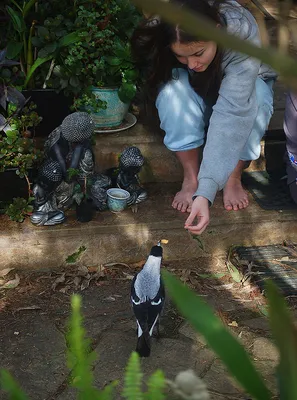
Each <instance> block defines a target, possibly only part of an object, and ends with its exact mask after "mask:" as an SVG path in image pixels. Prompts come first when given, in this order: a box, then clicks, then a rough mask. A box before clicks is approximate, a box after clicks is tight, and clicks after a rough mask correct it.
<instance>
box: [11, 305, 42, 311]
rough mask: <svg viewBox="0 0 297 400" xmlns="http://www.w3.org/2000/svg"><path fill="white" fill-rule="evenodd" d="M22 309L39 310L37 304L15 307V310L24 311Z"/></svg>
mask: <svg viewBox="0 0 297 400" xmlns="http://www.w3.org/2000/svg"><path fill="white" fill-rule="evenodd" d="M24 310H41V308H40V307H39V306H28V307H20V308H17V309H16V311H24Z"/></svg>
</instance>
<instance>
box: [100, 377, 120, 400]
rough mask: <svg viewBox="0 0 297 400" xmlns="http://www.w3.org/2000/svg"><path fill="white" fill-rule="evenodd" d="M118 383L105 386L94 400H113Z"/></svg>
mask: <svg viewBox="0 0 297 400" xmlns="http://www.w3.org/2000/svg"><path fill="white" fill-rule="evenodd" d="M118 383H119V382H118V381H114V382H111V383H110V384H109V385H107V386H105V388H104V389H103V390H101V392H100V393H99V395H98V396H97V397H96V398H95V399H94V400H112V399H113V398H114V396H113V394H114V388H115V387H116V386H117V385H118Z"/></svg>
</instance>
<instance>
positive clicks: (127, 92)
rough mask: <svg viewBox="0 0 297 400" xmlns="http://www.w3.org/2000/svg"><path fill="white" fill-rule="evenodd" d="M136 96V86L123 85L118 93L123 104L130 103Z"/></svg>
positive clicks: (130, 84)
mask: <svg viewBox="0 0 297 400" xmlns="http://www.w3.org/2000/svg"><path fill="white" fill-rule="evenodd" d="M135 94H136V85H134V84H132V83H123V84H122V85H121V87H120V88H119V91H118V96H119V98H120V100H121V101H122V102H123V103H130V102H131V100H132V99H133V98H134V96H135Z"/></svg>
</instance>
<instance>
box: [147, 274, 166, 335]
mask: <svg viewBox="0 0 297 400" xmlns="http://www.w3.org/2000/svg"><path fill="white" fill-rule="evenodd" d="M164 302H165V287H164V283H163V281H162V279H161V278H160V289H159V290H158V293H157V295H156V296H155V298H154V299H152V300H151V301H150V302H149V307H148V321H147V323H148V329H149V331H150V335H152V333H153V329H154V326H155V325H156V322H157V320H158V318H159V316H160V314H161V312H162V309H163V306H164Z"/></svg>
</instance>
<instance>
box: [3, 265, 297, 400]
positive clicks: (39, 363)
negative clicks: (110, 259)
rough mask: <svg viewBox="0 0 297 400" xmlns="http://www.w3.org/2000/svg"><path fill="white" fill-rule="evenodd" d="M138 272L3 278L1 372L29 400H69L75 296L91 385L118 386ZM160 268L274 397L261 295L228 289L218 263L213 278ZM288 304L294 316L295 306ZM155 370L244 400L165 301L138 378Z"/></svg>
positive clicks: (196, 269) (273, 360) (131, 337)
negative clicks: (239, 348)
mask: <svg viewBox="0 0 297 400" xmlns="http://www.w3.org/2000/svg"><path fill="white" fill-rule="evenodd" d="M140 265H141V263H139V264H138V265H131V266H127V265H123V264H109V265H106V266H99V267H98V266H97V267H89V268H88V269H87V268H86V267H83V266H79V265H74V266H71V267H67V268H65V269H64V270H61V269H59V271H57V272H53V271H51V272H46V271H45V272H30V273H29V272H28V271H26V273H22V272H17V276H16V273H15V271H10V272H9V273H8V274H7V275H6V276H5V279H6V281H9V280H10V282H12V283H11V286H14V285H16V284H17V286H16V287H14V288H11V289H5V290H2V291H0V310H1V313H0V359H1V367H2V368H7V369H8V370H9V371H10V372H11V373H12V374H13V376H14V377H15V378H16V380H17V381H18V382H19V384H20V386H21V387H22V388H23V389H24V390H25V392H26V393H27V394H28V396H29V397H30V399H32V400H35V399H36V400H37V399H38V400H54V399H58V400H70V399H75V391H74V389H72V388H71V387H69V370H68V369H67V366H66V360H65V358H66V355H65V353H66V348H67V342H66V333H67V323H68V322H67V321H68V317H69V313H70V296H71V294H72V293H74V292H76V293H80V294H81V296H82V304H83V308H82V312H83V316H84V326H85V328H86V332H87V335H88V337H89V338H90V339H91V344H92V345H91V347H92V349H93V350H95V352H96V353H97V355H98V357H97V360H96V362H95V364H94V376H95V384H96V386H97V387H103V386H104V385H106V384H107V383H109V382H111V381H113V380H115V379H117V380H118V379H119V380H120V382H121V379H122V377H123V371H124V368H125V365H126V363H127V360H128V358H129V355H130V353H131V351H133V350H134V349H135V344H136V331H135V321H134V318H133V314H132V310H131V307H130V303H129V290H130V284H131V278H132V277H133V275H134V273H135V272H136V271H137V270H139V268H140ZM165 268H167V269H168V270H170V271H171V272H173V273H175V274H176V275H177V276H179V277H180V278H181V279H182V280H183V281H184V282H186V283H187V284H188V285H190V286H191V287H192V288H193V289H194V290H195V291H196V292H197V293H198V294H199V295H200V296H202V297H203V298H204V299H205V300H206V301H207V302H208V303H209V304H210V305H212V306H213V308H214V309H215V311H216V313H217V315H218V316H219V317H220V318H221V319H222V321H223V322H224V323H225V324H226V325H227V326H229V328H230V329H231V330H232V331H233V332H234V334H235V335H236V336H238V337H239V338H240V340H241V341H242V343H243V344H244V345H245V347H246V349H247V350H248V351H249V352H250V354H251V356H252V358H253V359H254V362H255V364H256V366H257V367H258V369H259V370H260V372H261V373H262V375H263V376H264V379H265V381H266V383H267V385H268V386H269V387H270V388H271V389H272V390H273V391H275V390H276V383H275V377H274V368H275V366H276V364H277V359H278V354H277V351H276V349H275V347H274V345H273V344H272V342H271V337H270V332H269V326H268V322H267V320H266V317H265V316H264V314H265V313H266V305H265V298H264V297H263V296H262V295H261V293H260V291H259V290H258V289H256V288H255V287H254V286H253V285H250V284H248V285H246V286H241V284H239V283H236V282H234V280H233V279H232V277H231V275H230V274H229V273H228V271H227V269H226V266H225V265H224V263H218V265H217V272H215V273H214V272H213V270H212V274H207V272H205V269H203V266H199V265H196V263H195V260H193V261H192V263H190V265H189V263H188V265H183V268H182V269H181V268H180V267H179V266H177V265H175V264H174V263H170V264H167V265H165ZM18 282H19V283H18ZM288 300H289V302H290V305H291V308H292V309H293V312H295V313H296V310H297V308H296V302H295V299H294V298H290V299H288ZM157 368H162V369H163V370H164V372H165V375H166V377H167V378H169V379H174V378H175V376H176V375H177V373H178V372H180V371H183V370H187V369H189V368H191V369H193V370H194V371H195V372H196V374H198V375H199V376H200V377H202V378H203V379H204V381H205V383H206V384H207V386H208V389H209V391H210V393H211V398H212V399H214V400H219V399H222V398H223V399H245V398H247V397H246V396H245V395H244V394H243V393H242V391H241V390H239V388H238V387H237V385H236V384H235V383H234V382H233V381H232V379H230V377H229V376H228V374H227V373H226V371H225V368H224V367H223V365H222V364H221V362H220V361H219V360H218V358H217V356H216V355H215V354H214V353H213V352H212V351H211V350H210V349H209V348H208V347H207V345H206V343H205V341H204V339H203V338H202V337H200V336H199V335H197V334H195V333H194V331H193V330H192V328H191V327H190V325H189V324H188V323H187V322H186V321H184V319H183V318H182V317H181V316H180V315H179V313H178V312H177V310H176V309H175V307H174V306H173V304H172V303H171V301H170V299H168V301H167V304H166V307H165V312H164V316H163V318H162V320H161V338H160V339H159V340H155V341H154V342H153V348H152V355H151V357H150V358H149V359H144V360H142V369H143V372H144V376H145V378H146V377H147V376H148V375H150V374H151V373H152V372H153V371H154V370H155V369H157ZM119 388H121V384H120V386H119ZM119 390H120V389H119ZM0 398H1V399H3V400H4V399H6V395H5V394H4V393H3V392H0ZM117 398H120V396H119V394H117Z"/></svg>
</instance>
